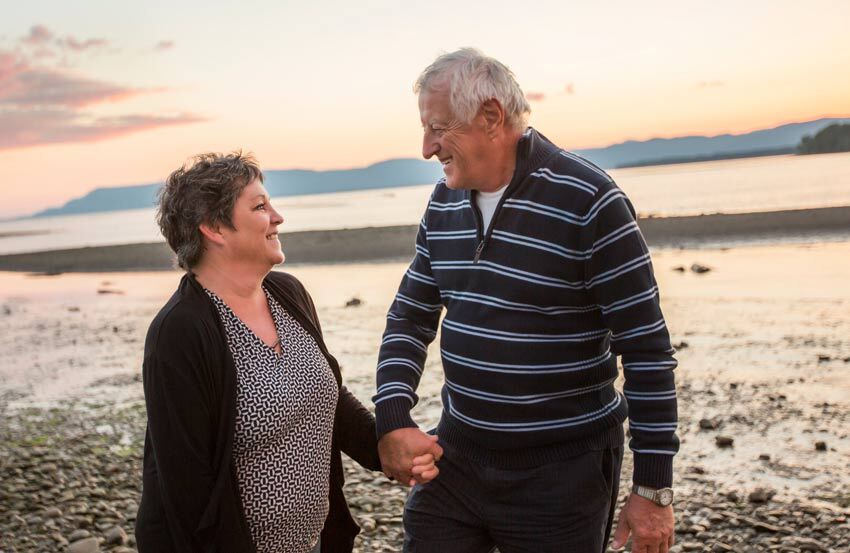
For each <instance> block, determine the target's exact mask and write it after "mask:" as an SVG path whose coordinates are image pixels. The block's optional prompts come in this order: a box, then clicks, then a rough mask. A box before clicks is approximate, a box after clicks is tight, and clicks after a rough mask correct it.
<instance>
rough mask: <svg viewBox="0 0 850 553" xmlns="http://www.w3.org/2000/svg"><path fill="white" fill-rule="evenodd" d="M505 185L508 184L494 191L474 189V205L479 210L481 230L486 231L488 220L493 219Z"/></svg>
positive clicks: (488, 225) (488, 224)
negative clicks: (482, 225) (481, 223)
mask: <svg viewBox="0 0 850 553" xmlns="http://www.w3.org/2000/svg"><path fill="white" fill-rule="evenodd" d="M507 187H508V185H507V184H506V185H505V186H503V187H501V188H500V189H498V190H496V191H495V192H482V191H480V190H477V191H476V194H475V205H477V206H478V211H480V212H481V221H482V222H483V223H484V228H483V232H487V229H488V228H489V227H490V221H492V220H493V213H495V212H496V206H497V205H499V200H501V199H502V195H503V194H504V193H505V189H506V188H507Z"/></svg>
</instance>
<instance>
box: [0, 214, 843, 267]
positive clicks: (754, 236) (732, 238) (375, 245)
mask: <svg viewBox="0 0 850 553" xmlns="http://www.w3.org/2000/svg"><path fill="white" fill-rule="evenodd" d="M638 224H639V226H640V228H641V232H642V233H643V235H644V237H645V238H646V241H647V243H648V244H649V245H650V246H651V247H659V248H688V247H710V246H719V247H723V246H730V245H736V244H746V243H765V242H776V241H786V242H787V241H801V240H802V241H808V242H812V241H822V240H835V239H839V240H840V239H843V237H846V236H850V206H844V207H840V206H839V207H822V208H812V209H794V210H781V211H766V212H755V213H715V214H705V215H690V216H680V217H652V216H647V217H640V218H639V219H638ZM417 228H418V226H417V225H393V226H375V227H362V228H343V229H333V230H307V231H299V232H287V233H282V234H281V235H280V239H281V243H282V244H283V248H284V251H285V252H286V258H287V262H286V263H287V264H288V265H289V266H292V265H295V264H310V263H348V262H367V261H386V260H401V259H409V258H410V257H412V255H413V242H414V238H415V237H416V230H417ZM173 265H174V263H173V255H172V253H171V250H169V249H168V246H167V245H166V244H165V243H163V242H147V243H138V244H119V245H104V246H95V247H84V248H65V249H49V250H45V251H38V252H32V253H15V254H8V255H0V271H29V272H38V273H63V272H108V271H167V270H171V269H173Z"/></svg>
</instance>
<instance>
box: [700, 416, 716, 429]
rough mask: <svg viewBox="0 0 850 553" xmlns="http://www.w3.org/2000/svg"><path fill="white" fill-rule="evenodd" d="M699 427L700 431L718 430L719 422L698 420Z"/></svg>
mask: <svg viewBox="0 0 850 553" xmlns="http://www.w3.org/2000/svg"><path fill="white" fill-rule="evenodd" d="M699 427H700V429H701V430H716V429H718V428H720V421H719V420H717V419H716V418H714V419H700V420H699Z"/></svg>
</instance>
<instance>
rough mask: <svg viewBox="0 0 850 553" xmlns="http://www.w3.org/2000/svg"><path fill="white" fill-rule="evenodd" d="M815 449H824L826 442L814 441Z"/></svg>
mask: <svg viewBox="0 0 850 553" xmlns="http://www.w3.org/2000/svg"><path fill="white" fill-rule="evenodd" d="M815 451H826V442H824V441H817V442H815Z"/></svg>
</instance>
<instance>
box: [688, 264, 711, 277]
mask: <svg viewBox="0 0 850 553" xmlns="http://www.w3.org/2000/svg"><path fill="white" fill-rule="evenodd" d="M710 270H711V267H706V266H705V265H700V264H699V263H694V264H693V265H691V271H693V272H694V273H696V274H698V275H701V274H704V273H707V272H709V271H710Z"/></svg>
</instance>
